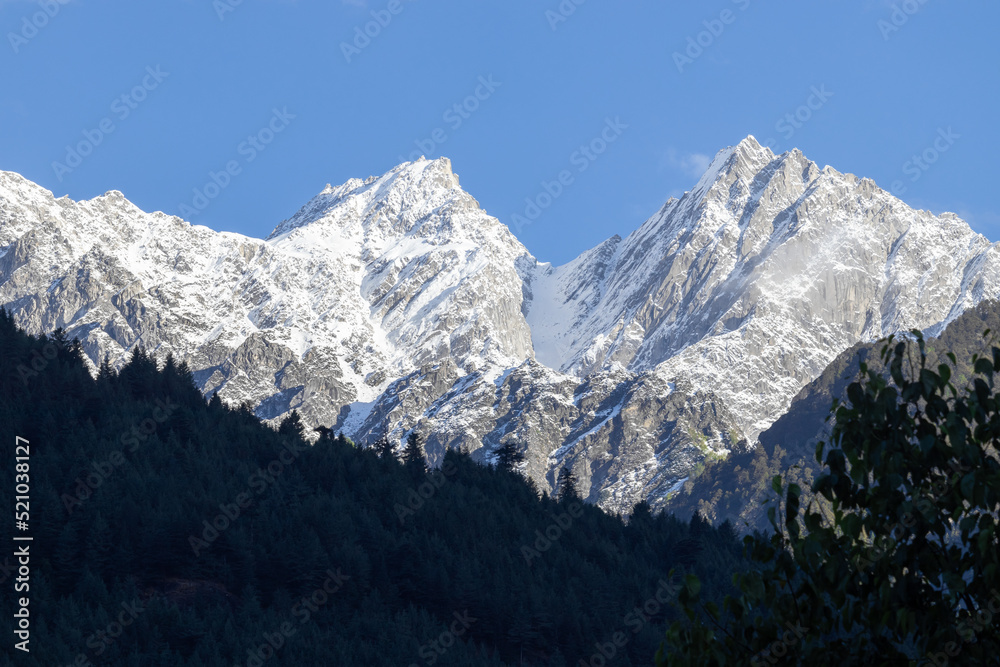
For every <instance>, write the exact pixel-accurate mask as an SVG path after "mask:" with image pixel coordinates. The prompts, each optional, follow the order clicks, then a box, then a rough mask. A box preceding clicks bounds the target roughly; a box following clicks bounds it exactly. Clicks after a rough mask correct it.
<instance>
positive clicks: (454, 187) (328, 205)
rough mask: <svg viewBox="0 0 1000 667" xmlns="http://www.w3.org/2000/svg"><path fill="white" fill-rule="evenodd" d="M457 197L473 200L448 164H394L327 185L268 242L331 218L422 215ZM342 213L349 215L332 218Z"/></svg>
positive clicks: (441, 160)
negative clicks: (375, 172)
mask: <svg viewBox="0 0 1000 667" xmlns="http://www.w3.org/2000/svg"><path fill="white" fill-rule="evenodd" d="M460 198H467V199H469V200H472V201H473V202H474V201H475V200H473V199H472V198H471V196H469V195H468V194H466V193H465V191H464V190H462V187H461V185H460V184H459V180H458V176H457V175H456V174H455V172H454V171H453V170H452V166H451V160H449V159H448V158H446V157H441V158H437V159H435V160H427V159H426V158H423V157H421V158H420V159H419V160H414V161H413V162H404V163H402V164H400V165H397V166H396V167H394V168H392V169H390V170H389V171H387V172H386V173H384V174H382V175H381V176H369V177H368V178H366V179H364V180H362V179H360V178H352V179H350V180H348V181H347V182H345V183H344V184H342V185H339V186H333V185H330V184H327V186H326V187H325V188H323V190H322V191H321V192H320V193H319V194H318V195H316V196H315V197H313V198H312V199H311V200H310V201H309V202H308V203H306V205H305V206H303V207H302V208H301V209H299V211H298V212H297V213H296V214H295V215H293V216H292V217H291V218H289V219H287V220H285V221H283V222H282V223H280V224H279V225H278V226H277V227H275V228H274V231H272V232H271V234H270V235H269V236H268V240H273V239H275V238H277V237H279V236H282V235H285V234H289V233H291V232H292V231H294V230H296V229H301V228H303V227H306V226H309V225H313V224H316V223H320V222H322V221H329V220H330V219H331V218H336V224H337V225H338V226H342V225H344V224H349V223H350V221H351V220H357V219H360V218H368V217H370V216H371V214H373V213H381V214H383V215H381V216H380V217H381V218H385V219H391V218H393V217H398V216H399V215H400V214H401V213H402V212H403V210H412V209H419V210H420V211H421V212H422V213H423V214H424V215H426V214H429V213H430V212H432V211H433V210H434V209H435V208H439V207H441V206H443V205H447V204H449V203H450V202H453V201H455V200H457V199H460ZM376 209H377V210H376ZM345 211H348V212H350V213H352V214H353V215H332V214H333V213H334V212H339V213H344V212H345ZM411 217H412V216H411Z"/></svg>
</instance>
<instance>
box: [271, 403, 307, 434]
mask: <svg viewBox="0 0 1000 667" xmlns="http://www.w3.org/2000/svg"><path fill="white" fill-rule="evenodd" d="M305 432H306V427H305V426H304V425H303V424H302V418H301V417H299V411H298V410H292V414H290V415H288V416H287V417H285V420H284V421H283V422H281V426H279V427H278V433H279V434H281V435H290V436H293V437H296V438H301V437H302V436H303V434H305Z"/></svg>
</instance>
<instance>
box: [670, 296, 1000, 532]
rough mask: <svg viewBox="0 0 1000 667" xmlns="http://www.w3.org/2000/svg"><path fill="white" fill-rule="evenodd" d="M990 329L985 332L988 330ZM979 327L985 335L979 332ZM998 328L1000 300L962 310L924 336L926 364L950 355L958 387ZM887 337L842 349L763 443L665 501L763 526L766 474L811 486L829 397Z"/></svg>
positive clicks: (871, 359)
mask: <svg viewBox="0 0 1000 667" xmlns="http://www.w3.org/2000/svg"><path fill="white" fill-rule="evenodd" d="M987 332H988V333H987ZM984 333H987V335H986V336H985V337H984V335H983V334H984ZM998 333H1000V302H998V301H984V302H983V303H981V304H979V305H978V306H976V307H975V308H972V309H970V310H967V311H966V312H964V313H963V314H962V315H961V316H959V317H958V318H956V319H955V321H953V322H952V323H951V324H949V325H948V326H947V327H946V328H945V329H944V331H942V332H941V334H940V335H939V336H937V337H936V338H930V339H928V340H927V352H928V361H929V363H930V365H931V367H935V366H936V365H937V364H939V363H944V362H946V361H947V360H946V359H942V358H940V357H939V355H941V354H943V353H944V351H950V352H952V353H953V354H954V355H955V359H956V373H955V384H956V385H959V386H963V385H965V384H966V383H968V382H969V379H970V378H971V377H972V375H973V373H972V367H971V361H970V360H971V359H972V357H973V355H974V354H977V353H978V354H984V353H986V352H987V351H988V350H989V349H990V342H991V341H992V340H995V338H996V334H998ZM883 345H884V342H883V341H879V342H875V343H863V344H859V345H855V346H854V347H852V348H851V349H849V350H846V351H844V352H843V353H841V354H840V355H838V356H837V358H836V359H835V360H834V361H833V362H832V363H831V364H830V365H829V366H828V367H827V368H826V370H824V371H823V373H822V374H821V375H820V376H819V377H818V378H816V379H815V380H814V381H813V382H811V383H809V384H808V385H806V386H805V387H804V388H803V389H802V391H800V392H799V394H798V395H797V396H796V397H795V399H794V400H793V401H792V404H791V407H790V408H789V410H788V412H787V413H785V414H784V415H783V416H782V417H780V418H779V419H778V420H777V421H776V422H775V423H774V424H772V425H771V428H769V429H768V430H767V431H764V432H763V433H761V435H760V446H759V447H757V448H755V449H754V450H753V451H750V452H746V453H740V454H734V455H733V456H731V457H729V458H727V459H724V460H719V461H714V462H709V463H707V464H706V465H705V469H704V472H703V473H702V474H701V475H700V476H699V477H697V478H696V479H693V480H690V481H688V482H687V483H686V484H685V485H684V487H683V489H682V490H681V493H679V494H677V496H676V497H675V498H674V499H672V502H671V504H670V506H669V508H668V510H669V511H671V512H673V513H674V514H676V515H677V516H679V517H690V516H692V515H693V513H695V512H700V513H701V515H702V516H704V517H706V518H707V519H709V520H710V521H713V522H720V521H725V520H730V521H732V522H733V523H734V524H735V525H737V526H744V525H746V524H749V526H750V527H751V528H753V529H758V530H767V529H768V520H767V512H766V509H767V507H768V504H767V503H768V498H769V497H771V496H772V495H773V494H772V493H771V487H770V484H771V478H772V477H774V475H779V474H780V475H782V476H783V477H784V478H785V480H786V482H789V483H794V484H799V485H800V486H801V487H802V488H804V489H808V488H809V487H810V486H811V484H812V481H813V479H815V477H816V474H817V473H818V471H819V466H818V463H817V462H816V444H817V442H819V440H820V439H822V438H823V437H825V436H826V435H827V434H828V433H829V432H830V428H831V426H832V425H831V424H830V423H829V422H827V421H826V418H827V416H828V415H829V414H830V408H831V407H832V405H833V401H834V399H840V400H843V399H844V398H845V395H844V392H845V391H846V389H847V386H848V385H849V384H850V383H851V382H854V381H855V380H856V379H857V377H858V365H859V363H860V362H865V363H867V364H868V365H869V366H871V367H873V368H880V367H881V366H880V364H881V362H880V359H879V350H881V348H882V347H883Z"/></svg>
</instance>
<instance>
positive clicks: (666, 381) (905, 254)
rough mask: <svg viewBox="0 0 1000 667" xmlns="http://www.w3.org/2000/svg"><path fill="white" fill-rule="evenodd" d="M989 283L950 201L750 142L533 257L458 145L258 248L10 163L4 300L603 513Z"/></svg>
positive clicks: (204, 381)
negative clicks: (421, 440)
mask: <svg viewBox="0 0 1000 667" xmlns="http://www.w3.org/2000/svg"><path fill="white" fill-rule="evenodd" d="M998 293H1000V255H998V251H997V247H996V246H994V245H993V244H991V243H989V242H988V241H987V240H986V239H985V238H983V237H982V236H980V235H978V234H975V233H974V232H973V231H972V230H971V229H970V228H969V227H968V225H966V224H965V223H964V222H963V221H962V220H961V219H959V218H958V217H957V216H954V215H950V214H947V215H942V216H934V215H932V214H930V213H929V212H926V211H915V210H913V209H911V208H910V207H908V206H907V205H906V204H904V203H903V202H901V201H900V200H898V199H896V198H895V197H893V196H892V195H890V194H889V193H887V192H885V191H884V190H882V189H880V188H879V187H878V186H877V185H876V184H875V183H874V182H872V181H871V180H869V179H861V178H857V177H855V176H853V175H850V174H841V173H839V172H837V171H836V170H835V169H833V168H830V167H825V168H823V169H820V168H819V167H818V166H817V165H816V164H815V163H813V162H811V161H810V160H808V158H806V156H804V155H803V154H802V153H801V152H799V151H798V150H792V151H788V152H786V153H782V154H781V155H775V154H774V153H773V152H772V151H771V150H770V149H768V148H766V147H764V146H761V145H760V144H759V143H758V142H757V141H756V140H755V139H754V138H753V137H747V138H746V139H744V140H743V141H741V142H740V143H739V144H737V145H736V146H732V147H729V148H726V149H724V150H722V151H720V152H719V153H718V154H717V155H716V156H715V158H714V159H713V160H712V162H711V165H710V166H709V168H708V169H707V170H706V172H705V174H704V175H703V176H702V177H701V179H699V181H698V184H697V185H696V186H695V187H694V188H693V189H692V190H691V191H690V192H687V193H685V194H684V195H683V196H682V197H681V198H679V199H670V200H668V201H667V203H666V204H665V205H664V206H663V207H662V208H661V209H660V210H659V211H657V213H656V214H655V215H653V216H652V217H650V218H649V219H648V220H646V221H645V222H644V223H643V224H642V225H640V226H639V227H638V228H637V229H635V231H633V232H632V233H630V234H628V235H627V236H625V237H624V238H622V237H621V236H618V235H615V236H613V237H612V238H610V239H607V240H606V241H604V242H603V243H601V244H600V245H598V246H597V247H595V248H592V249H591V250H588V251H587V252H585V253H583V254H581V255H580V256H579V257H577V258H576V259H574V260H573V261H571V262H569V263H567V264H565V265H563V266H558V267H554V266H552V265H551V264H548V263H543V262H538V261H537V260H536V259H535V258H534V257H532V256H531V254H530V253H529V252H528V251H527V250H526V249H525V248H524V246H523V245H522V244H521V243H520V242H519V241H518V240H517V239H516V238H515V237H514V236H513V235H512V234H511V232H510V230H509V229H508V228H507V227H506V226H504V225H503V224H502V223H501V222H500V221H499V220H497V219H496V218H494V217H492V216H490V215H488V214H487V213H486V212H485V211H483V210H482V209H481V208H480V206H479V204H478V203H477V202H476V200H475V199H474V198H473V197H472V196H471V195H469V194H468V193H466V192H465V191H464V190H463V189H462V188H461V186H460V184H459V181H458V177H457V176H456V175H455V174H454V172H453V171H452V166H451V162H450V161H449V160H447V159H446V158H441V159H437V160H424V159H421V160H417V161H415V162H409V163H404V164H401V165H399V166H397V167H395V168H393V169H392V170H390V171H388V172H387V173H385V174H383V175H381V176H377V177H369V178H367V179H365V180H362V179H351V180H349V181H347V182H346V183H344V184H343V185H339V186H327V187H326V188H324V189H323V190H322V191H321V192H320V193H319V194H318V195H316V196H315V197H314V198H313V199H312V200H310V201H309V202H308V203H307V204H306V205H305V206H303V207H302V208H301V209H300V210H299V211H298V212H297V213H296V214H295V215H293V216H292V217H290V218H289V219H288V220H285V221H284V222H282V223H281V224H279V225H278V226H277V227H275V229H274V231H273V232H272V233H271V234H270V235H269V236H268V238H267V239H266V240H261V239H254V238H249V237H246V236H242V235H239V234H233V233H219V232H215V231H213V230H211V229H208V228H207V227H203V226H197V225H190V224H188V223H186V222H184V221H182V220H180V219H178V218H176V217H173V216H168V215H165V214H163V213H144V212H143V211H141V210H139V209H138V208H136V207H135V206H134V205H132V204H131V203H130V202H128V200H127V199H125V197H124V196H123V195H121V193H118V192H114V191H112V192H109V193H107V194H105V195H103V196H101V197H97V198H95V199H92V200H89V201H83V202H74V201H71V200H69V199H67V198H60V199H55V198H54V197H53V195H52V193H51V192H49V191H47V190H45V189H44V188H41V187H39V186H37V185H35V184H34V183H31V182H30V181H27V180H26V179H23V178H22V177H20V176H18V175H17V174H13V173H10V172H0V304H2V305H3V306H4V307H6V308H8V309H9V310H11V311H12V312H13V313H14V316H15V318H16V319H17V321H18V322H19V323H20V324H21V325H22V326H25V327H26V328H27V329H28V330H29V331H31V332H32V333H41V332H48V331H52V330H53V329H55V328H57V327H62V328H64V329H66V330H67V331H68V333H69V335H70V336H77V337H79V338H80V339H81V341H82V343H83V349H84V351H85V353H86V354H87V356H88V358H89V359H91V361H92V362H95V363H96V362H99V361H100V360H101V359H103V358H104V356H105V355H108V356H109V357H110V358H111V360H112V361H113V363H117V364H120V363H122V362H123V360H124V359H125V358H127V356H128V355H129V353H130V351H131V350H132V349H134V348H135V347H136V346H137V345H143V346H145V347H146V348H148V349H150V350H153V351H154V352H155V353H156V354H157V355H165V354H166V353H167V352H173V353H174V354H175V355H176V356H178V357H180V358H183V359H185V360H186V361H187V362H188V364H189V365H190V366H191V368H192V369H193V370H194V377H195V380H196V382H197V383H198V384H199V386H200V387H201V388H202V390H203V391H205V392H206V394H209V393H212V392H214V391H218V392H219V394H220V396H221V397H222V398H223V399H224V400H227V401H230V402H234V403H241V402H244V401H249V402H250V403H251V404H252V405H254V406H255V409H256V411H257V414H258V415H259V416H261V417H262V418H265V419H275V420H276V419H280V418H282V417H283V416H284V415H286V414H287V413H288V412H290V411H291V410H293V409H295V410H298V411H299V412H300V414H302V415H303V417H304V418H305V420H306V422H307V423H308V424H311V425H316V424H323V425H325V426H332V427H333V428H335V429H337V430H341V431H344V432H345V433H347V434H348V435H350V436H352V437H354V438H356V439H357V440H358V441H360V442H362V443H363V442H367V441H370V440H374V439H375V438H376V437H378V436H379V435H381V434H382V433H383V432H384V431H386V430H388V431H389V432H390V434H391V436H392V437H402V436H404V435H405V433H406V432H408V431H409V430H411V429H417V430H419V431H420V432H421V433H422V434H423V435H425V436H426V438H427V445H426V446H427V452H428V455H429V457H430V459H431V462H432V463H434V462H436V461H439V460H440V458H441V456H442V453H443V451H444V450H445V449H446V448H448V447H458V448H461V449H463V450H465V451H469V452H472V453H473V454H474V455H475V456H477V457H480V458H482V459H483V460H489V459H490V457H491V455H492V454H491V453H492V451H493V450H494V449H495V448H496V447H497V446H499V445H500V444H501V443H505V442H509V441H514V442H517V443H520V444H522V445H523V446H524V447H525V448H526V451H525V453H526V462H525V465H526V468H525V471H526V474H528V475H530V476H531V477H532V478H533V479H534V480H535V481H536V483H538V484H539V486H540V487H541V488H548V489H551V488H552V485H554V484H555V481H556V473H557V471H558V470H559V469H561V468H562V467H563V466H570V467H572V468H573V469H574V472H575V473H576V475H577V478H578V479H579V481H580V483H581V487H582V489H583V494H584V496H585V497H587V498H588V499H589V500H591V501H593V502H599V503H600V504H602V505H603V506H604V507H606V508H608V509H611V510H613V511H624V512H627V511H630V509H631V507H632V505H633V504H634V503H635V502H637V501H638V500H640V499H643V498H645V499H648V500H649V501H650V502H651V503H652V504H653V506H654V507H661V506H662V505H663V504H664V503H665V500H666V497H667V495H668V494H669V493H670V492H671V491H672V490H675V489H676V488H677V487H678V486H679V485H680V484H682V483H683V481H684V480H685V479H686V478H687V476H688V474H689V473H690V472H691V470H692V469H693V468H694V467H695V466H697V464H698V463H699V462H700V461H702V460H703V459H704V458H705V457H706V456H715V455H725V454H726V452H729V451H733V450H736V449H740V448H744V447H747V446H750V445H751V444H752V443H753V442H754V440H755V438H756V436H757V434H758V433H760V432H761V431H762V430H763V429H764V428H766V427H767V426H768V425H769V424H771V423H772V422H773V421H774V420H775V419H776V418H777V417H778V416H780V415H781V414H782V413H783V412H784V411H785V410H786V408H787V406H788V404H789V401H790V400H791V398H792V397H793V396H794V395H795V394H796V392H797V391H798V390H799V389H800V388H801V387H802V386H804V385H805V384H806V383H807V382H809V381H810V380H812V379H813V378H814V377H816V376H817V375H818V374H819V373H820V372H821V371H822V370H823V368H825V366H826V365H827V364H828V363H829V362H830V360H832V359H833V358H834V357H835V356H836V355H837V354H838V353H840V352H841V351H842V350H844V349H846V348H848V347H850V346H851V345H853V344H855V343H857V342H859V341H862V340H872V339H875V338H877V337H880V336H883V335H886V334H889V333H895V332H899V331H905V330H908V329H911V328H919V329H924V330H928V331H935V330H939V329H940V328H941V327H942V326H943V325H944V324H945V323H947V322H949V321H951V320H952V319H954V318H955V317H957V316H958V315H959V314H960V313H961V312H963V311H964V310H965V309H967V308H969V307H971V306H973V305H975V304H977V303H978V302H979V301H981V300H983V299H985V298H989V297H996V296H997V295H998Z"/></svg>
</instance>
